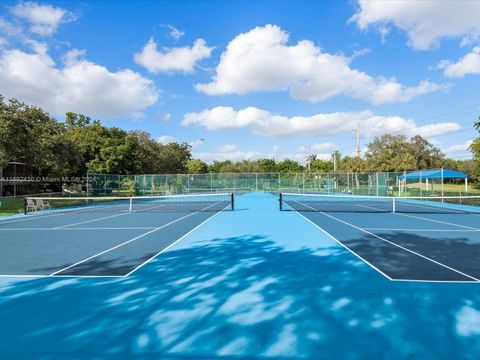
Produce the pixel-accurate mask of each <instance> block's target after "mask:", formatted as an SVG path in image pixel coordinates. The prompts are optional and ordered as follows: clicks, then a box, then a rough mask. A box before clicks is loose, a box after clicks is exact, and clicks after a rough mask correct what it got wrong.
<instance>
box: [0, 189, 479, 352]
mask: <svg viewBox="0 0 480 360" xmlns="http://www.w3.org/2000/svg"><path fill="white" fill-rule="evenodd" d="M205 196H206V197H205ZM349 198H351V196H350V197H349ZM142 199H143V198H127V199H122V200H121V202H118V201H115V200H113V201H112V199H110V198H101V199H100V200H96V201H93V202H92V200H91V199H90V200H88V201H87V200H85V199H83V200H82V199H74V200H72V199H70V200H65V199H63V200H62V199H60V200H55V199H50V200H48V201H49V204H50V206H51V209H44V210H33V211H32V210H30V211H28V212H27V215H21V216H20V215H19V216H16V217H10V218H9V219H8V220H2V221H1V223H0V228H1V230H0V246H1V254H2V256H1V258H2V261H1V262H0V266H1V267H2V273H4V275H16V276H4V277H2V278H1V279H0V284H1V287H0V289H1V291H0V294H1V297H0V316H1V318H2V322H1V325H0V329H1V330H2V333H3V336H2V347H3V348H2V354H3V355H4V356H5V358H19V355H21V357H23V358H40V357H42V356H43V355H44V354H46V353H48V356H46V357H45V358H52V359H53V358H72V357H73V358H78V359H90V358H138V359H146V358H165V359H185V358H188V359H232V358H241V359H247V358H248V359H252V358H253V359H255V358H256V359H260V358H261V359H270V360H271V359H275V360H279V359H282V360H283V359H286V358H288V359H295V360H296V359H318V358H351V359H360V358H362V359H363V358H376V357H377V355H378V354H379V353H382V354H387V355H386V356H384V357H385V358H391V359H398V358H421V359H430V358H435V359H439V358H445V359H447V358H465V359H475V358H477V356H476V355H477V354H478V353H480V346H479V345H478V341H477V340H476V339H477V338H478V334H479V333H480V330H479V329H478V326H477V319H478V318H480V315H479V314H480V295H479V292H478V284H476V282H477V281H478V280H477V278H478V276H479V273H478V269H476V267H475V262H477V263H478V261H477V260H478V255H477V254H478V251H477V250H478V249H479V248H478V243H479V242H480V241H479V240H478V229H477V227H478V226H477V225H476V223H478V215H477V214H476V212H475V211H473V209H471V208H469V207H471V206H474V205H472V204H465V203H464V200H466V199H463V200H462V202H463V203H462V204H451V205H448V206H447V205H445V203H442V202H441V201H440V202H437V201H436V200H434V201H435V203H436V206H435V208H436V209H437V211H430V212H425V211H424V212H419V211H418V210H417V211H415V212H413V211H410V212H408V211H407V210H408V209H407V208H402V206H401V205H400V206H399V207H396V212H393V211H392V206H393V205H392V204H391V203H390V205H387V204H385V203H384V202H382V201H381V200H380V202H381V203H380V204H378V203H377V204H373V203H372V199H371V198H365V199H362V200H361V199H360V198H356V199H355V200H354V201H353V202H352V200H351V199H348V201H347V199H345V200H344V202H342V205H339V202H341V201H342V200H341V199H342V197H341V196H338V195H337V196H336V197H335V201H336V202H334V204H335V206H336V208H335V207H333V208H332V206H334V205H333V204H329V205H328V206H329V207H328V208H324V207H323V206H325V205H321V204H320V202H321V201H322V200H320V201H319V200H318V199H316V198H315V200H312V199H311V197H310V195H304V194H294V195H292V196H289V195H286V194H283V199H282V201H283V206H284V208H283V210H284V211H280V210H279V194H278V193H272V194H270V193H244V194H241V195H235V196H234V201H232V198H231V194H213V195H202V196H199V197H195V200H194V201H193V203H188V204H187V201H190V200H186V199H193V198H192V197H191V196H190V195H188V197H183V196H181V197H177V198H173V200H172V198H171V197H169V198H168V200H169V201H166V202H164V201H163V200H160V199H161V198H160V197H151V198H149V199H143V200H145V201H142ZM180 199H185V200H180ZM470 200H473V199H470ZM329 201H331V199H330V200H329ZM377 201H379V199H377ZM408 201H410V202H411V201H415V202H418V200H412V199H410V200H408ZM57 202H58V203H57ZM190 202H192V201H190ZM359 202H361V205H362V209H364V206H365V205H367V204H368V205H367V206H370V207H372V206H373V207H376V209H370V210H369V212H365V210H364V211H359V210H358V209H357V211H347V208H345V206H347V205H348V206H349V207H351V206H352V204H353V205H354V204H358V203H359ZM214 204H215V205H214ZM299 204H302V207H300V205H299ZM322 204H323V203H322ZM442 204H443V205H442ZM232 205H234V206H233V211H232ZM305 205H308V206H309V207H313V209H311V208H310V209H308V211H307V209H305V208H304V207H305ZM396 205H399V204H396ZM209 206H212V208H208V207H209ZM341 206H344V208H341ZM467 206H468V208H466V207H467ZM442 207H446V208H448V209H455V210H454V211H453V213H445V211H440V210H441V209H442ZM335 209H336V211H334V210H335ZM410 209H411V207H410ZM467 209H468V210H469V211H466V210H467ZM292 210H293V211H292ZM319 210H321V211H319ZM327 210H333V211H327ZM460 210H462V212H460ZM18 275H20V276H18ZM392 280H394V281H392ZM399 280H401V281H399ZM72 354H73V355H72ZM459 354H461V356H459Z"/></svg>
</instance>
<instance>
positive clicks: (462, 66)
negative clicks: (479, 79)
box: [437, 46, 480, 78]
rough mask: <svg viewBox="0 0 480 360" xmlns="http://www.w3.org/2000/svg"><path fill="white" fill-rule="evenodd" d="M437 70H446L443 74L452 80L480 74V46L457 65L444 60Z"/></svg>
mask: <svg viewBox="0 0 480 360" xmlns="http://www.w3.org/2000/svg"><path fill="white" fill-rule="evenodd" d="M437 68H439V69H444V71H443V74H444V75H445V76H447V77H450V78H462V77H464V76H465V75H467V74H480V46H477V47H475V48H473V50H472V51H471V52H470V53H468V54H467V55H465V56H464V57H463V58H461V59H460V60H458V62H456V63H451V62H449V61H447V60H443V61H442V62H440V64H438V66H437Z"/></svg>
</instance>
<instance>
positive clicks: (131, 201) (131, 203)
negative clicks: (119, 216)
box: [128, 197, 133, 211]
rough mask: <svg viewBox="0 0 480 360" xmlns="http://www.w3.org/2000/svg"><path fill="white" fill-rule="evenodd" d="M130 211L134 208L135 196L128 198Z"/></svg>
mask: <svg viewBox="0 0 480 360" xmlns="http://www.w3.org/2000/svg"><path fill="white" fill-rule="evenodd" d="M128 200H129V201H128V211H132V210H133V197H131V198H129V199H128Z"/></svg>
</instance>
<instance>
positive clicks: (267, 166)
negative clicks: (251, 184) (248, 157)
mask: <svg viewBox="0 0 480 360" xmlns="http://www.w3.org/2000/svg"><path fill="white" fill-rule="evenodd" d="M257 164H258V167H259V168H260V172H267V173H274V172H277V163H276V161H275V160H274V159H260V160H257Z"/></svg>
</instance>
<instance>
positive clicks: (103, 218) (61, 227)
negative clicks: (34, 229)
mask: <svg viewBox="0 0 480 360" xmlns="http://www.w3.org/2000/svg"><path fill="white" fill-rule="evenodd" d="M163 206H165V204H161V205H158V206H153V207H149V208H148V209H139V210H133V211H126V212H123V213H121V214H115V215H109V216H104V217H101V218H95V219H90V220H85V221H80V222H77V223H73V224H67V225H62V226H57V227H55V228H54V229H65V228H68V227H70V226H75V225H81V224H88V223H91V222H95V221H100V220H105V219H111V218H114V217H119V216H123V215H129V214H132V213H137V212H141V211H144V210H149V209H157V208H160V207H163ZM109 209H110V208H109Z"/></svg>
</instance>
